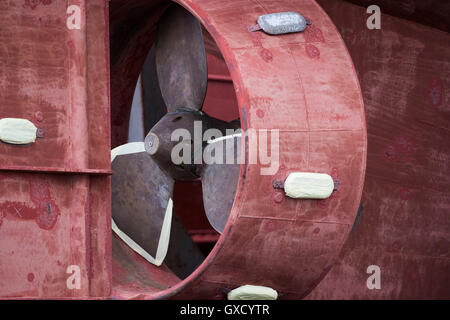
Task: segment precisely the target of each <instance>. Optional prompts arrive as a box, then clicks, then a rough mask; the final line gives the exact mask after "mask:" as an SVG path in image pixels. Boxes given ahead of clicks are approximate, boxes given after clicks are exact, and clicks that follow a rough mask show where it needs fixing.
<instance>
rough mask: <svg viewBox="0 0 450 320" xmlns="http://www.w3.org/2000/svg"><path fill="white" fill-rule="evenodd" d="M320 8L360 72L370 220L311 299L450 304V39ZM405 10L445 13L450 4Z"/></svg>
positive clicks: (361, 221)
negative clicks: (377, 283) (372, 24)
mask: <svg viewBox="0 0 450 320" xmlns="http://www.w3.org/2000/svg"><path fill="white" fill-rule="evenodd" d="M319 2H320V4H321V5H322V6H323V8H324V9H325V10H326V11H327V13H328V14H329V15H330V16H331V18H332V19H333V21H334V23H335V24H336V26H337V27H338V29H339V31H340V33H341V34H342V36H343V38H344V40H345V42H346V44H347V46H348V49H349V51H350V54H351V56H352V58H353V61H354V63H355V67H356V70H357V71H358V75H359V78H360V81H361V87H362V91H363V94H364V99H365V104H366V115H367V125H368V144H369V150H368V158H367V174H366V181H365V185H364V189H363V197H362V213H361V215H360V217H359V218H358V221H357V224H356V225H355V227H354V230H353V232H352V233H351V235H350V237H349V240H348V241H347V243H346V245H345V246H344V249H343V252H342V254H341V256H340V258H339V260H338V261H337V263H336V265H335V266H334V267H333V268H332V269H331V271H330V273H329V274H328V275H327V276H326V277H325V278H324V280H323V281H322V282H321V283H320V284H319V285H318V287H317V288H316V289H315V290H314V291H313V292H312V293H311V295H310V296H309V297H308V298H310V299H449V298H450V274H449V270H450V259H449V258H450V219H449V209H448V208H449V206H450V197H449V193H450V187H449V186H450V177H449V175H448V172H449V166H448V164H449V161H448V160H449V156H450V144H449V141H450V140H449V139H450V136H449V131H448V128H449V123H450V109H449V105H450V101H449V99H450V96H449V94H448V91H447V89H448V88H449V87H450V78H449V77H448V74H449V72H450V61H449V59H448V57H449V54H450V47H449V43H450V35H449V33H446V32H442V31H440V30H437V29H433V28H430V27H426V26H423V25H420V24H418V23H413V22H410V21H407V20H403V19H399V18H396V17H392V16H389V15H388V14H382V22H381V30H374V31H373V32H372V30H368V29H367V28H366V27H365V21H366V17H367V16H368V15H367V14H366V13H365V8H364V7H360V6H356V5H352V4H349V3H345V2H339V1H332V0H320V1H319ZM352 2H353V1H352ZM360 2H361V3H365V2H363V1H360ZM385 2H386V1H382V2H381V4H384V3H385ZM405 3H410V4H414V3H415V4H416V7H417V13H419V12H421V11H422V12H423V11H424V10H425V11H428V10H430V12H432V11H435V12H436V14H444V11H439V10H437V11H436V10H435V9H436V7H442V10H444V7H446V6H448V4H449V3H448V2H446V1H442V2H438V1H415V2H413V1H409V2H405ZM393 4H394V3H393ZM395 4H398V5H399V6H401V4H400V2H395ZM431 4H434V5H432V6H431ZM426 5H430V7H424V6H426ZM381 8H382V9H381V10H382V12H383V8H385V10H386V9H387V6H382V7H381ZM433 8H434V9H433ZM447 15H448V10H447ZM354 17H361V19H354ZM447 20H448V19H447ZM369 265H377V266H379V267H380V271H381V289H380V290H369V289H368V288H367V286H366V281H367V278H368V277H369V276H370V275H369V274H368V273H367V272H366V271H367V267H368V266H369ZM336 288H339V290H336Z"/></svg>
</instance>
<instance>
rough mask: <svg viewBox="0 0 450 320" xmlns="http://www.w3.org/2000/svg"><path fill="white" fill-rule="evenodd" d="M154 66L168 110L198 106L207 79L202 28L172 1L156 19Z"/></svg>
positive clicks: (203, 94) (201, 103)
mask: <svg viewBox="0 0 450 320" xmlns="http://www.w3.org/2000/svg"><path fill="white" fill-rule="evenodd" d="M156 70H157V74H158V80H159V86H160V88H161V93H162V96H163V98H164V101H165V103H166V105H167V108H168V111H176V109H178V108H180V107H184V108H189V109H194V110H200V109H201V107H202V105H203V101H204V99H205V95H206V86H207V83H208V70H207V65H206V53H205V46H204V43H203V35H202V29H201V26H200V23H199V22H198V21H197V19H196V18H195V17H194V16H193V15H191V14H190V13H189V12H188V11H187V10H185V9H184V8H183V7H181V6H180V5H177V4H174V5H172V6H171V7H170V8H169V9H167V11H166V12H165V13H164V15H163V16H162V17H161V19H160V21H159V24H158V31H157V37H156Z"/></svg>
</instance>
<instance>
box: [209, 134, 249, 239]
mask: <svg viewBox="0 0 450 320" xmlns="http://www.w3.org/2000/svg"><path fill="white" fill-rule="evenodd" d="M216 141H217V140H216ZM211 147H213V148H215V152H217V151H218V150H220V149H222V155H223V156H222V164H218V163H213V164H208V165H205V167H204V169H203V171H202V174H201V179H202V190H203V205H204V207H205V212H206V216H207V217H208V221H209V223H210V224H211V226H212V227H213V228H214V229H216V231H217V232H219V233H222V231H223V230H224V228H225V225H226V224H227V221H228V217H229V215H230V211H231V208H232V207H233V202H234V197H235V195H236V189H237V183H238V180H239V174H240V164H239V162H240V158H241V137H240V136H238V137H235V138H233V137H231V138H228V139H224V140H220V141H217V142H213V143H210V144H209V145H208V146H207V147H206V148H205V152H208V153H209V151H208V148H211ZM211 154H213V155H214V154H217V153H213V152H211ZM227 158H228V162H227ZM216 159H217V158H216ZM231 159H232V160H231Z"/></svg>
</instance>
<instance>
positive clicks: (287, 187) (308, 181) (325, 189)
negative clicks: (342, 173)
mask: <svg viewBox="0 0 450 320" xmlns="http://www.w3.org/2000/svg"><path fill="white" fill-rule="evenodd" d="M333 189H334V182H333V178H331V176H329V175H328V174H324V173H312V172H293V173H291V174H290V175H289V176H288V177H287V179H286V181H285V182H284V192H285V193H286V195H287V196H288V197H290V198H295V199H327V198H329V197H330V195H331V193H332V192H333Z"/></svg>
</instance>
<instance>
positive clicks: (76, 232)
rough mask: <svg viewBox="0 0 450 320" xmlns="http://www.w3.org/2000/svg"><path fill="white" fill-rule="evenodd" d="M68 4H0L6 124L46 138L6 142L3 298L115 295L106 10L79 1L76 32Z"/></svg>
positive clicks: (1, 183) (0, 216) (96, 0)
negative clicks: (28, 124)
mask: <svg viewBox="0 0 450 320" xmlns="http://www.w3.org/2000/svg"><path fill="white" fill-rule="evenodd" d="M70 4H71V3H70V1H69V2H64V1H0V30H1V31H0V42H1V44H0V87H1V90H0V105H1V107H0V118H4V117H19V118H24V119H29V120H30V121H32V122H33V123H34V124H35V125H36V126H37V127H38V128H41V129H43V130H44V131H45V135H44V137H43V138H41V139H38V140H37V141H36V143H34V144H32V145H29V146H25V147H20V148H14V147H13V146H11V145H7V144H3V143H0V189H1V199H0V243H1V245H0V261H1V263H0V298H89V297H102V298H106V297H108V296H109V295H110V291H111V276H112V275H111V245H110V243H111V231H110V224H111V223H110V209H111V208H110V207H111V205H110V186H109V183H110V178H109V177H108V176H104V175H105V174H108V173H109V172H110V164H109V161H110V126H109V121H108V120H107V119H108V118H109V79H108V76H109V52H108V41H109V39H108V32H107V25H108V7H107V3H106V2H105V1H103V0H89V1H79V2H77V3H76V4H77V5H79V7H80V9H81V11H80V12H81V16H80V18H81V21H80V29H74V30H73V29H68V28H67V25H66V20H67V18H68V15H67V14H66V11H67V7H68V5H70ZM87 13H89V14H87ZM24 171H26V172H28V173H24ZM31 172H33V173H31ZM61 173H64V174H61ZM91 174H96V175H95V176H94V175H91ZM70 266H78V267H79V270H80V277H81V280H80V283H81V287H80V289H79V290H71V289H70V288H68V287H67V284H66V281H67V278H68V277H69V274H68V273H67V269H68V267H70Z"/></svg>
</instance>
